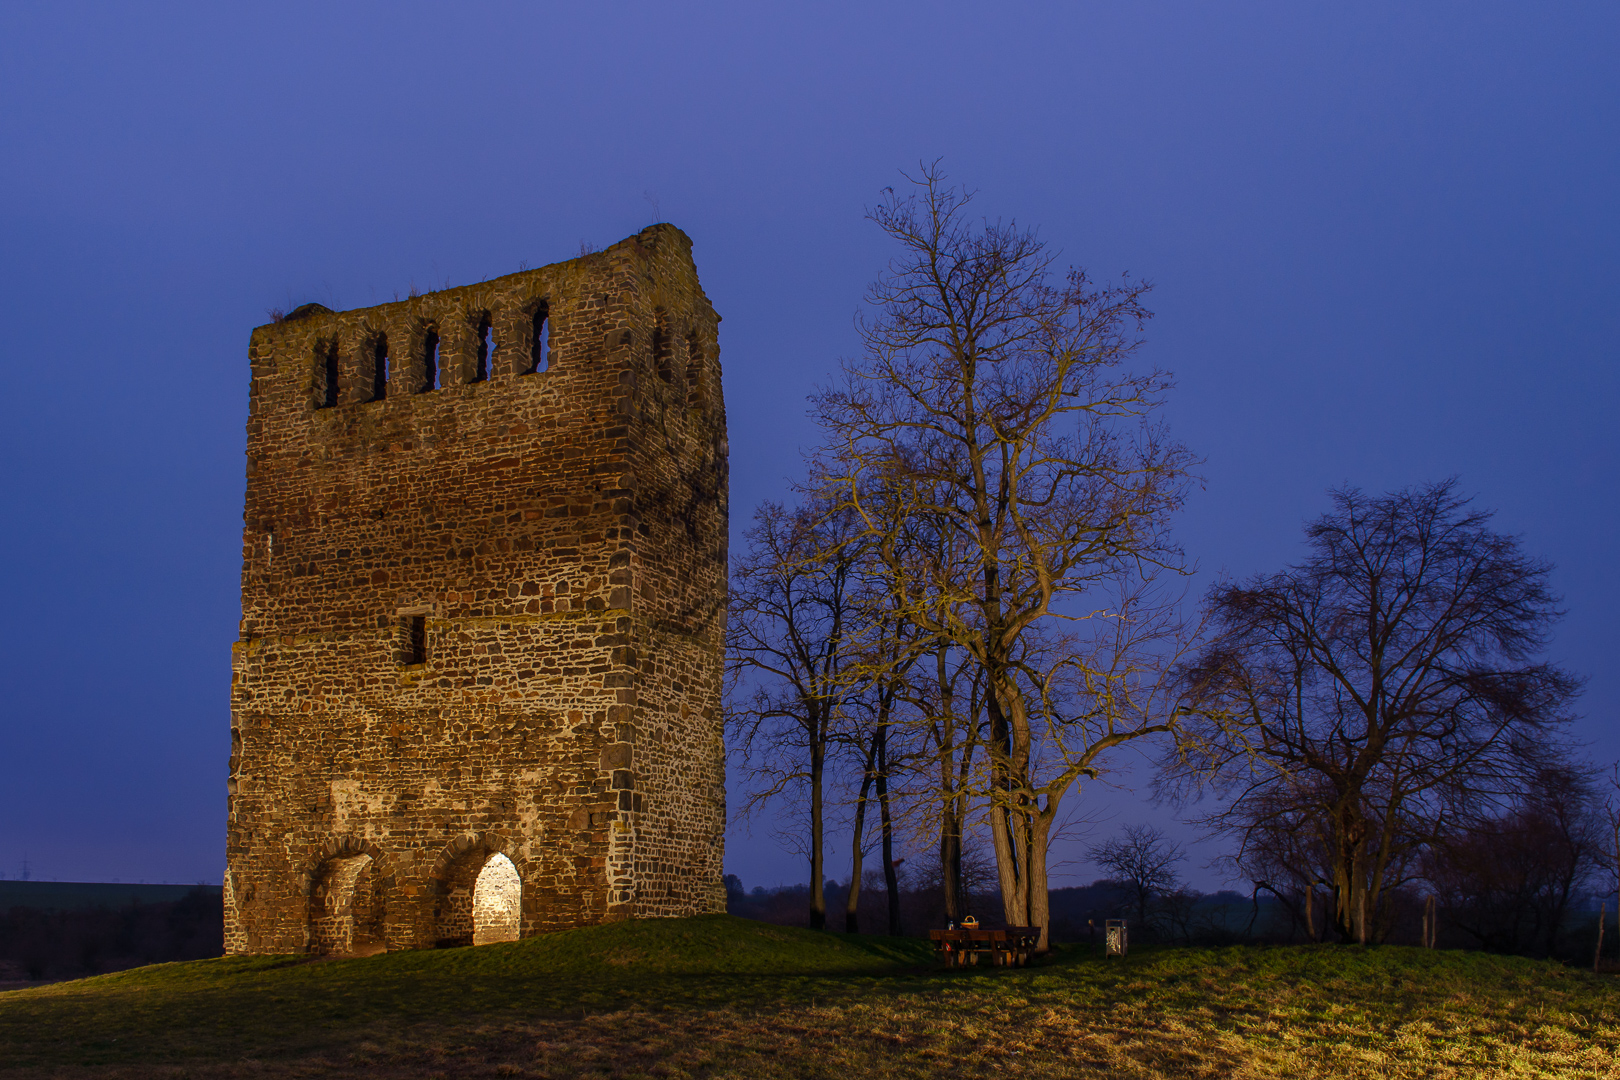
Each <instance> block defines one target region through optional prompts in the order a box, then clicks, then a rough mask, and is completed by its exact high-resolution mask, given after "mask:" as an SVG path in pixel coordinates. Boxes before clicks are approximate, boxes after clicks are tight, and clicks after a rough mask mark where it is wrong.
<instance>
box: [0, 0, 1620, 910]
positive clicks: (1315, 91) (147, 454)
mask: <svg viewBox="0 0 1620 1080" xmlns="http://www.w3.org/2000/svg"><path fill="white" fill-rule="evenodd" d="M31 8H37V10H31ZM1617 55H1620V8H1616V7H1615V6H1614V5H1612V4H1600V3H1591V4H1575V3H1570V4H1559V5H1546V4H1521V5H1506V4H1493V3H1482V2H1478V0H1473V2H1469V3H1456V4H1445V3H1425V4H1422V5H1413V4H1408V3H1399V4H1396V3H1390V4H1375V3H1362V4H1356V5H1304V4H1297V3H1292V2H1279V3H1275V4H1198V5H1192V4H1163V5H1158V4H1148V3H1138V4H1129V5H1120V4H1084V3H1061V4H1059V3H1052V4H1026V5H1018V4H1001V5H994V6H991V5H982V4H972V5H969V4H941V3H933V4H917V5H909V6H907V5H898V4H897V5H878V4H850V5H835V4H821V5H803V6H800V7H797V8H793V9H789V8H787V7H786V6H785V5H763V4H735V5H723V4H714V3H711V4H707V5H701V6H699V5H691V6H685V7H677V6H674V5H651V4H647V5H637V4H613V5H607V4H604V5H586V4H573V5H541V4H477V3H463V4H459V5H455V6H447V5H439V4H408V3H392V4H374V5H361V4H346V5H333V4H318V5H316V4H311V5H302V6H301V5H292V4H277V5H253V6H248V5H201V4H199V5H195V6H186V5H158V4H152V5H139V6H134V5H124V6H114V5H106V6H92V5H74V4H68V3H55V4H52V5H48V6H47V5H30V6H25V5H22V4H8V5H5V6H3V7H0V325H3V326H4V328H5V335H6V336H5V345H4V349H3V352H0V375H3V378H4V390H3V392H0V461H3V468H0V507H3V515H4V516H3V518H0V521H3V527H0V596H3V597H4V609H3V610H4V614H3V617H0V684H3V686H4V693H3V696H0V870H3V871H5V872H6V873H7V874H15V873H16V872H17V870H18V869H19V868H20V865H21V862H22V859H23V857H24V855H25V854H26V855H27V857H28V859H29V861H30V863H31V864H32V866H33V867H34V870H35V873H36V874H38V875H41V876H46V877H58V878H63V879H106V878H115V877H117V878H123V879H125V880H130V879H138V878H144V879H148V880H171V881H192V880H198V879H208V880H218V877H219V874H220V872H221V871H222V868H223V862H224V859H223V850H222V849H223V813H224V794H225V791H224V780H225V758H226V752H227V744H228V736H227V731H228V696H227V695H228V682H229V645H230V642H231V640H232V639H233V638H234V637H235V633H236V619H237V616H238V602H237V587H238V572H239V552H240V549H239V539H240V528H241V496H242V487H243V457H242V447H243V424H244V420H245V412H246V402H247V377H248V368H247V361H246V349H247V338H248V332H249V330H250V329H251V328H252V327H253V326H255V325H257V324H259V323H262V322H264V321H265V320H266V316H265V311H266V309H267V308H270V307H283V308H285V307H289V306H292V305H295V304H297V303H300V302H303V301H306V300H318V301H321V302H322V303H325V304H327V305H328V306H330V307H334V308H345V307H356V306H363V305H367V304H372V303H378V302H382V301H386V300H392V299H393V298H394V296H395V295H396V294H400V295H403V294H404V293H405V292H406V291H408V290H409V289H410V288H411V287H412V286H415V287H417V288H419V289H428V288H433V287H440V286H443V285H445V284H446V283H449V284H453V285H454V284H462V283H465V282H468V281H476V280H479V279H481V278H486V277H493V276H496V275H499V274H503V273H508V272H511V271H513V270H515V269H518V268H519V267H520V266H521V265H524V264H527V265H530V266H535V265H541V264H543V263H547V262H553V261H557V260H559V259H564V258H569V257H571V256H572V255H574V254H575V253H576V252H577V251H578V249H579V246H580V243H581V241H585V242H588V243H590V244H592V245H596V246H605V245H607V244H609V243H612V242H614V241H616V240H618V239H620V238H622V237H623V236H625V235H627V234H629V233H632V232H634V231H636V230H637V229H639V228H641V227H642V226H644V225H646V224H648V223H649V222H651V221H653V220H660V219H663V220H669V221H672V222H674V223H676V224H677V225H679V226H680V227H681V228H683V229H685V230H686V231H687V232H688V233H689V234H690V235H691V236H692V237H693V239H694V241H695V243H696V250H695V255H696V258H697V260H698V267H699V270H700V272H701V274H702V277H703V281H704V284H705V286H706V288H707V290H708V292H709V294H710V297H711V298H712V299H713V301H714V304H715V307H716V308H717V309H718V310H719V311H720V312H721V314H722V315H723V316H724V319H725V322H724V325H723V327H722V330H721V346H722V350H723V363H724V366H725V369H726V395H727V404H728V412H729V418H730V424H731V436H732V437H731V445H732V447H733V450H734V455H733V474H732V475H733V489H732V499H733V523H734V526H737V527H740V526H742V525H744V524H746V521H747V518H748V515H749V513H750V511H751V509H752V507H753V506H754V505H755V504H756V503H757V502H758V501H759V500H760V499H761V498H765V497H769V496H773V495H779V494H781V493H782V491H783V488H784V483H785V479H786V478H787V477H789V476H791V475H792V474H794V473H795V472H796V469H797V464H798V454H799V451H800V448H801V446H803V445H805V444H807V443H809V442H810V441H812V440H813V438H814V432H813V430H812V428H811V427H810V425H809V424H808V422H807V421H806V420H805V419H804V396H805V394H806V392H807V391H808V390H809V389H810V388H811V387H812V386H813V384H815V383H816V382H817V381H818V380H820V379H822V378H824V377H825V376H826V374H827V373H828V372H829V371H830V370H831V369H832V367H833V366H834V364H835V363H836V361H837V359H838V358H839V357H840V356H841V355H845V354H847V353H849V352H850V351H851V350H852V349H853V348H854V335H853V333H852V329H851V316H852V314H853V312H854V311H855V309H856V306H857V304H858V303H859V298H860V295H861V291H862V288H863V286H864V285H865V283H866V282H867V281H868V280H870V279H871V277H872V276H873V275H874V274H875V272H876V271H877V270H878V268H879V267H880V265H881V263H882V261H883V260H884V259H885V258H886V255H887V253H886V250H885V248H884V245H883V242H882V240H881V238H880V237H879V235H878V234H877V231H876V229H875V228H873V227H872V226H871V225H869V224H868V223H866V222H865V221H863V220H862V213H863V207H864V206H866V205H868V204H869V203H871V202H872V201H874V198H875V196H876V193H877V192H878V190H879V189H880V188H882V187H883V186H885V185H887V184H891V183H894V182H895V181H896V179H897V173H896V170H897V169H899V168H902V167H906V166H913V165H914V164H915V163H916V162H917V160H918V159H919V158H928V159H932V158H935V157H941V156H942V157H944V159H945V162H946V166H947V168H948V169H949V170H950V171H951V172H952V174H953V175H954V176H956V177H957V178H959V179H961V180H963V181H966V182H968V183H970V184H972V185H973V186H975V187H977V188H979V189H980V191H981V196H980V198H981V205H982V207H983V208H984V210H985V212H987V213H990V214H993V215H1005V216H1011V217H1016V218H1018V219H1019V220H1020V221H1023V222H1027V223H1031V224H1037V225H1039V226H1040V228H1041V231H1042V233H1043V235H1044V236H1045V237H1046V238H1047V239H1048V240H1049V241H1050V242H1051V243H1052V244H1053V245H1054V246H1056V247H1057V248H1059V249H1061V251H1062V253H1063V256H1064V258H1065V260H1067V261H1072V262H1074V263H1076V264H1080V265H1084V266H1086V267H1087V268H1089V269H1090V270H1091V271H1093V273H1095V274H1098V275H1101V276H1111V275H1115V274H1118V273H1119V272H1122V271H1129V272H1131V273H1133V274H1135V275H1138V276H1142V277H1146V278H1149V279H1150V280H1152V281H1154V282H1155V283H1156V285H1157V288H1156V290H1155V292H1154V293H1153V295H1152V297H1151V299H1150V306H1152V307H1153V308H1154V309H1155V310H1156V311H1157V312H1158V318H1157V319H1156V320H1155V321H1154V322H1153V323H1152V324H1151V327H1150V336H1151V343H1150V345H1149V346H1148V350H1147V352H1146V354H1145V359H1147V360H1148V361H1150V362H1152V363H1156V364H1160V365H1163V366H1165V367H1168V368H1170V369H1172V370H1173V371H1175V372H1176V373H1177V376H1178V389H1177V390H1176V391H1175V394H1174V397H1173V400H1172V404H1171V406H1170V419H1171V422H1172V423H1173V425H1174V429H1175V431H1176V433H1177V434H1179V435H1180V437H1181V438H1182V439H1183V440H1185V441H1186V442H1187V443H1188V444H1189V445H1190V446H1191V447H1192V448H1193V450H1194V451H1195V452H1197V453H1198V454H1199V455H1201V456H1202V457H1203V458H1205V459H1206V462H1207V464H1206V465H1205V466H1204V468H1203V475H1204V477H1205V481H1206V482H1205V485H1204V487H1203V488H1202V490H1200V491H1199V492H1198V493H1197V495H1196V496H1195V498H1194V499H1193V500H1192V503H1191V505H1190V506H1189V508H1188V510H1187V513H1186V514H1185V517H1184V519H1183V521H1182V523H1181V526H1180V535H1181V537H1182V541H1183V543H1184V545H1185V547H1186V549H1187V551H1188V553H1189V555H1190V556H1191V557H1192V558H1193V559H1195V560H1196V561H1197V563H1198V564H1199V566H1201V567H1202V568H1203V569H1204V571H1205V573H1204V575H1203V577H1202V578H1201V580H1200V582H1199V583H1198V584H1197V585H1196V586H1195V588H1196V589H1201V588H1202V587H1203V583H1204V581H1206V580H1207V578H1208V576H1209V575H1210V574H1211V573H1214V572H1218V571H1221V570H1226V571H1230V572H1232V573H1238V574H1246V573H1251V572H1254V571H1258V570H1267V569H1273V568H1276V567H1279V566H1281V565H1282V564H1283V563H1284V562H1286V561H1288V560H1289V559H1291V558H1293V557H1295V556H1296V555H1297V554H1298V552H1299V550H1300V549H1299V536H1300V524H1301V522H1302V521H1303V519H1305V518H1306V517H1308V516H1312V515H1315V514H1317V513H1320V512H1322V511H1323V510H1324V509H1325V508H1326V505H1327V504H1326V499H1325V497H1324V491H1325V489H1326V488H1328V487H1329V486H1331V485H1335V484H1339V483H1344V482H1351V483H1355V484H1359V485H1362V486H1364V487H1367V488H1372V489H1383V488H1388V487H1393V486H1399V485H1405V484H1409V483H1414V482H1418V481H1423V480H1429V479H1435V478H1438V477H1443V476H1446V475H1449V474H1453V473H1456V474H1459V475H1460V476H1461V478H1462V483H1463V485H1464V487H1465V488H1467V489H1468V490H1470V491H1473V492H1476V493H1478V495H1479V498H1480V501H1481V502H1482V504H1484V505H1486V506H1489V507H1494V508H1496V509H1497V510H1499V512H1500V513H1499V517H1498V519H1497V520H1498V524H1499V526H1500V527H1501V528H1502V529H1504V530H1506V531H1509V532H1513V533H1517V534H1521V535H1522V536H1523V538H1524V542H1525V545H1526V547H1527V548H1528V549H1529V550H1530V551H1531V552H1533V553H1536V554H1538V555H1541V556H1544V557H1546V558H1549V559H1551V560H1553V561H1554V562H1556V563H1557V565H1558V575H1557V581H1558V583H1559V585H1560V587H1561V588H1562V590H1563V591H1564V593H1565V594H1566V596H1567V598H1568V608H1569V616H1568V618H1567V620H1566V621H1565V623H1564V624H1563V627H1562V629H1561V631H1560V634H1559V637H1558V640H1557V643H1556V646H1555V648H1554V650H1553V656H1554V658H1555V659H1556V660H1558V661H1559V662H1562V663H1564V664H1566V665H1568V666H1570V667H1571V668H1573V669H1575V670H1577V671H1580V672H1583V673H1585V674H1587V675H1589V676H1590V677H1591V683H1590V686H1589V689H1588V692H1587V694H1586V697H1585V699H1584V703H1583V707H1584V710H1585V712H1586V713H1587V719H1586V720H1585V721H1584V722H1583V724H1582V727H1581V729H1580V734H1581V736H1582V737H1583V738H1585V739H1587V740H1588V741H1590V743H1591V751H1592V753H1593V754H1594V756H1596V757H1599V758H1603V759H1613V758H1614V757H1616V756H1617V755H1620V736H1617V735H1616V732H1615V727H1614V720H1615V715H1616V709H1617V706H1620V676H1617V675H1616V673H1615V671H1614V664H1613V657H1614V655H1615V654H1616V651H1617V649H1620V633H1617V630H1616V618H1615V610H1616V607H1617V601H1620V577H1617V575H1616V572H1615V569H1614V566H1613V554H1614V542H1613V539H1612V537H1613V534H1614V532H1615V527H1616V525H1617V523H1620V498H1617V494H1620V493H1617V490H1616V488H1617V484H1616V479H1615V476H1616V465H1617V457H1620V454H1617V447H1616V436H1615V430H1616V429H1615V425H1614V421H1613V416H1614V414H1615V412H1616V408H1617V406H1620V392H1617V391H1620V377H1617V373H1616V370H1617V365H1616V360H1617V352H1620V304H1617V301H1616V296H1617V293H1620V209H1617V203H1616V192H1620V122H1617V121H1620V64H1617V63H1616V62H1615V57H1616V56H1617ZM1138 807H1139V803H1137V802H1135V801H1133V800H1131V799H1129V798H1128V797H1125V796H1121V795H1119V794H1117V793H1112V792H1105V791H1099V792H1097V793H1095V794H1093V795H1088V796H1087V797H1086V809H1087V811H1088V812H1094V813H1099V814H1104V815H1106V814H1110V813H1111V814H1113V815H1114V816H1113V819H1112V820H1113V821H1115V822H1118V821H1120V820H1129V819H1131V818H1132V817H1133V816H1135V815H1136V814H1137V813H1138V812H1139V809H1138ZM1159 813H1160V814H1161V815H1162V811H1160V812H1159ZM1111 827H1113V826H1112V825H1108V826H1104V830H1105V831H1106V829H1108V828H1111ZM728 862H729V864H730V866H731V869H733V870H734V871H736V872H737V873H739V874H741V875H742V876H743V877H744V879H745V881H746V882H747V883H748V884H754V883H757V882H765V883H769V882H772V881H779V880H796V879H799V878H802V872H801V870H800V868H799V865H798V863H797V861H796V860H793V859H791V858H790V857H788V856H786V855H784V854H780V853H778V852H777V851H776V849H775V848H774V846H773V844H772V842H771V841H770V840H769V838H768V837H765V836H763V835H759V836H757V837H756V838H754V839H748V838H745V837H740V836H739V837H736V838H734V839H733V842H732V845H731V849H730V858H729V859H728ZM837 867H838V864H835V865H834V873H835V875H838V876H841V875H839V872H838V869H837ZM1061 873H1071V874H1072V875H1073V876H1074V877H1078V878H1089V877H1090V876H1091V874H1090V873H1089V871H1088V870H1086V869H1085V868H1080V867H1075V868H1070V870H1068V871H1063V872H1060V876H1061Z"/></svg>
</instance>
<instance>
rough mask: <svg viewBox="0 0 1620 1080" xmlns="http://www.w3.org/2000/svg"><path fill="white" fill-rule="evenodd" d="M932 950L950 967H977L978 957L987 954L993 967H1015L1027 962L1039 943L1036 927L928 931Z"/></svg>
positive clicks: (1037, 928) (1039, 936)
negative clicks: (936, 951) (1014, 965)
mask: <svg viewBox="0 0 1620 1080" xmlns="http://www.w3.org/2000/svg"><path fill="white" fill-rule="evenodd" d="M928 936H929V937H930V938H932V939H933V942H934V948H935V949H937V950H938V951H939V957H940V959H941V960H944V961H945V963H947V964H949V965H950V966H952V967H962V966H965V965H967V964H977V963H978V962H979V956H980V954H987V955H988V956H989V957H990V962H991V963H992V964H1018V965H1023V964H1026V963H1028V962H1029V957H1030V954H1031V953H1033V952H1034V951H1035V947H1036V946H1037V945H1039V944H1040V941H1041V928H1040V927H1038V926H1009V927H1007V928H1005V929H1003V930H981V929H972V930H930V931H928Z"/></svg>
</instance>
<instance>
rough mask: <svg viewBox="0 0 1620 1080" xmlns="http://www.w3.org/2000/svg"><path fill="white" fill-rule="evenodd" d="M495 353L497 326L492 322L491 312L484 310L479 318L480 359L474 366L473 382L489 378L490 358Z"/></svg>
mask: <svg viewBox="0 0 1620 1080" xmlns="http://www.w3.org/2000/svg"><path fill="white" fill-rule="evenodd" d="M494 355H495V327H494V326H493V325H492V324H491V323H490V320H489V312H487V311H486V312H484V314H483V316H482V317H481V318H480V319H479V320H478V360H477V362H476V364H475V366H474V367H473V382H483V381H485V380H486V379H488V378H489V362H490V358H491V357H493V356H494Z"/></svg>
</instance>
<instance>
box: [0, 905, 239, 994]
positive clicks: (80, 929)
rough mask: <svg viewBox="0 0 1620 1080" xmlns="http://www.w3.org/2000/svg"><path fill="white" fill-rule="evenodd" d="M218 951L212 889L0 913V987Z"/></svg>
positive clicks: (218, 911)
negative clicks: (150, 898) (170, 896)
mask: <svg viewBox="0 0 1620 1080" xmlns="http://www.w3.org/2000/svg"><path fill="white" fill-rule="evenodd" d="M108 888H110V889H114V891H116V887H112V886H109V887H108ZM224 951H225V914H224V906H223V902H222V900H221V897H220V890H219V887H218V886H213V887H209V886H197V887H195V888H193V889H191V890H190V891H189V892H186V893H184V894H183V895H181V896H180V898H179V899H176V900H159V901H153V902H141V901H135V902H126V903H122V904H112V905H105V906H94V907H77V906H66V905H56V904H53V905H52V906H44V905H43V904H42V905H41V906H38V907H22V906H12V907H8V908H5V909H0V983H4V982H20V981H28V982H38V981H41V980H50V979H72V978H80V977H82V976H85V975H100V974H104V973H106V972H109V971H122V970H124V969H125V968H132V967H139V966H141V965H143V964H159V963H165V962H168V961H171V960H200V959H203V958H205V957H210V956H219V955H221V954H222V953H223V952H224Z"/></svg>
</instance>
